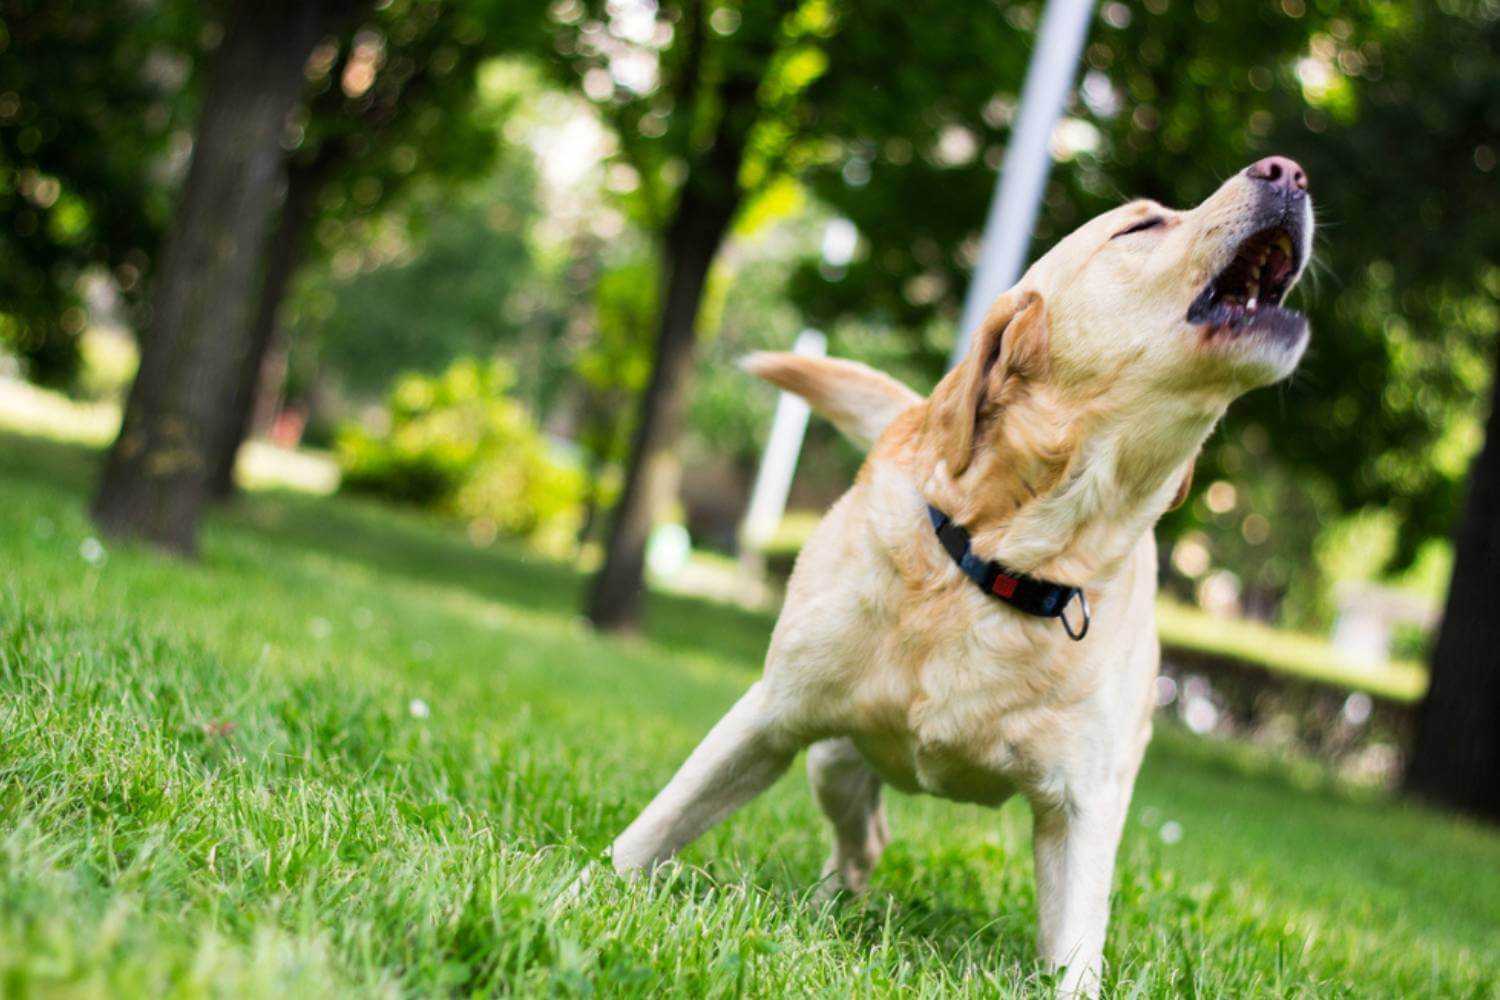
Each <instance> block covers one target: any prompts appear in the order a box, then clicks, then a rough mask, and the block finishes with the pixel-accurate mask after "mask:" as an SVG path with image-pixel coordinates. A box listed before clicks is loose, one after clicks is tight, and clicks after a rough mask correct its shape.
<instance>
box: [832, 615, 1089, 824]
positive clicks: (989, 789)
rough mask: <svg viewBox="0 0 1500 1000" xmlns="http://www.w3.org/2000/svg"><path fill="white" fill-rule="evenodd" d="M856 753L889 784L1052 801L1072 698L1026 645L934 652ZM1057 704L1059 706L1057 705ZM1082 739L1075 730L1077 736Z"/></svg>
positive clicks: (912, 669) (960, 796) (955, 795)
mask: <svg viewBox="0 0 1500 1000" xmlns="http://www.w3.org/2000/svg"><path fill="white" fill-rule="evenodd" d="M907 667H908V669H907V671H904V673H906V676H907V677H909V678H910V681H911V684H910V686H909V687H907V688H906V689H905V691H904V692H902V696H901V697H900V698H899V699H898V701H897V702H896V703H893V704H890V705H889V706H888V709H889V710H888V711H887V712H884V713H881V714H882V716H883V717H884V719H885V720H886V722H887V724H886V725H884V726H880V727H878V728H874V729H872V730H869V731H866V732H865V733H863V734H861V736H860V738H859V741H858V742H859V746H860V748H861V750H862V751H863V752H864V753H865V755H866V756H867V757H868V758H870V760H871V763H872V765H874V766H875V768H876V769H877V770H878V771H880V772H881V773H882V775H883V776H884V777H885V778H886V780H887V781H890V782H891V783H892V784H894V785H896V786H897V787H901V788H905V789H907V790H910V791H922V792H927V793H929V794H933V795H938V796H941V797H943V798H949V799H954V800H957V801H962V802H977V803H982V804H990V805H994V804H998V803H1000V802H1002V801H1004V800H1005V799H1007V798H1009V797H1010V796H1011V795H1013V794H1015V793H1016V792H1017V791H1020V792H1023V793H1025V794H1027V795H1028V796H1032V797H1034V796H1038V795H1042V796H1048V795H1050V794H1051V792H1052V790H1053V789H1054V787H1055V785H1056V783H1057V781H1058V780H1059V777H1058V772H1059V768H1060V766H1061V765H1062V764H1063V763H1064V760H1065V758H1066V755H1067V746H1068V743H1069V742H1070V741H1069V738H1068V735H1067V734H1068V730H1069V729H1070V728H1071V727H1070V726H1069V725H1068V721H1069V717H1070V716H1071V715H1072V713H1071V712H1070V711H1069V710H1068V709H1067V708H1065V707H1059V706H1065V705H1067V704H1068V703H1069V702H1070V700H1071V699H1070V698H1068V697H1067V696H1066V693H1065V692H1062V691H1060V690H1059V685H1058V682H1057V678H1056V677H1055V676H1052V675H1051V672H1050V671H1049V670H1048V669H1047V666H1046V664H1045V663H1044V662H1042V661H1041V659H1040V658H1039V657H1038V655H1037V652H1036V650H1035V649H1034V648H1033V647H1030V646H1029V645H1027V644H1025V643H1015V642H1007V643H1002V644H999V645H992V644H985V643H977V644H976V643H959V644H947V645H938V646H936V647H934V648H933V649H932V650H931V653H930V654H929V655H928V656H926V657H925V658H924V662H921V663H909V664H907ZM1060 695H1061V697H1059V696H1060ZM1075 731H1076V730H1075Z"/></svg>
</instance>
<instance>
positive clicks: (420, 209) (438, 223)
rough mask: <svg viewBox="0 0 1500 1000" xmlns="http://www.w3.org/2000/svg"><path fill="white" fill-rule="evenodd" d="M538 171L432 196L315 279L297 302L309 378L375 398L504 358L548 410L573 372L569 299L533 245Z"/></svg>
mask: <svg viewBox="0 0 1500 1000" xmlns="http://www.w3.org/2000/svg"><path fill="white" fill-rule="evenodd" d="M534 184H535V179H534V177H533V175H532V171H531V167H530V164H529V162H528V161H527V160H526V159H525V158H523V157H521V156H519V155H506V156H504V157H502V158H500V159H499V160H498V161H496V163H495V164H494V168H493V173H492V175H491V176H490V177H489V178H488V179H487V180H486V182H485V183H484V184H482V185H477V186H473V187H470V188H468V189H461V190H459V191H454V190H453V189H452V188H450V187H447V186H438V185H432V186H428V187H425V188H424V189H423V190H422V191H420V192H414V193H413V195H412V196H411V197H409V198H407V199H405V201H404V203H403V204H402V205H401V206H400V208H399V209H392V210H389V211H387V212H385V213H384V214H383V215H382V216H380V217H379V221H378V222H376V221H374V220H371V221H370V222H369V223H368V224H366V225H363V226H361V227H360V228H361V231H362V232H364V233H365V235H366V236H367V237H368V240H367V242H366V243H365V244H364V246H363V248H362V250H356V249H354V248H347V249H343V250H341V251H340V252H338V253H336V254H335V255H334V257H333V259H332V261H331V266H329V267H319V268H315V269H311V273H310V274H309V275H308V277H307V279H305V280H304V282H303V287H302V288H301V289H300V290H299V292H298V294H297V295H296V297H295V298H294V300H293V310H292V315H291V322H292V323H293V324H294V325H295V326H296V327H297V328H298V330H299V333H300V334H301V335H302V336H301V337H299V343H298V345H297V353H296V355H295V357H296V367H297V373H298V376H299V378H301V379H303V380H308V379H310V378H312V377H314V376H316V375H317V374H318V373H321V374H322V375H323V376H324V377H325V378H327V379H329V380H330V381H331V382H333V383H334V384H336V385H338V386H339V387H340V388H342V389H343V390H344V391H346V392H348V393H350V394H352V395H354V396H356V397H360V398H369V397H371V396H374V395H376V394H378V393H379V392H380V391H382V390H383V389H384V388H385V387H386V386H387V385H388V384H389V383H390V379H391V374H392V373H393V372H397V371H419V372H426V373H435V372H439V371H442V370H443V369H444V368H445V367H447V366H448V365H449V364H450V363H452V362H453V360H454V359H455V358H459V357H463V356H488V355H490V354H493V353H495V352H497V351H504V352H505V353H506V354H507V356H509V357H510V358H511V359H512V360H513V362H514V363H515V365H516V367H517V368H518V370H522V371H525V372H526V381H525V385H524V387H523V388H524V391H525V392H526V393H527V401H528V402H529V403H530V404H531V405H532V406H534V407H536V408H538V409H541V408H543V407H544V406H545V405H546V404H547V403H548V402H549V401H550V400H551V397H552V393H553V392H554V391H555V390H556V387H557V384H558V379H559V377H560V375H561V373H562V370H563V360H562V359H559V357H558V355H557V352H556V351H555V350H553V349H552V347H553V345H554V341H555V340H556V338H557V337H558V336H559V335H560V333H561V328H562V315H563V304H562V302H561V299H562V290H561V288H560V287H559V282H558V279H557V276H556V274H555V270H554V269H553V268H552V266H551V265H550V264H549V263H548V262H547V261H545V260H543V259H541V258H540V255H539V254H538V253H537V251H536V250H535V248H534V247H533V245H532V242H531V240H530V238H529V235H528V233H529V229H530V227H531V226H532V224H533V223H534V222H535V221H536V218H537V212H538V209H537V205H536V194H535V191H534Z"/></svg>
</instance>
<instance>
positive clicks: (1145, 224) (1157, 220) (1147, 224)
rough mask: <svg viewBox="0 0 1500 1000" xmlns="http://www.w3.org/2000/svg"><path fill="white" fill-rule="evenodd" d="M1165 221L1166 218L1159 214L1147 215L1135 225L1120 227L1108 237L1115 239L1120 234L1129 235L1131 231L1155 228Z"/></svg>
mask: <svg viewBox="0 0 1500 1000" xmlns="http://www.w3.org/2000/svg"><path fill="white" fill-rule="evenodd" d="M1166 221H1167V220H1166V219H1164V218H1162V217H1161V216H1159V215H1151V216H1147V217H1146V218H1144V219H1142V220H1141V221H1140V222H1137V223H1136V224H1135V225H1133V226H1130V227H1129V228H1127V229H1122V230H1120V231H1119V232H1118V233H1115V234H1114V235H1113V236H1111V237H1110V239H1112V240H1117V239H1119V238H1120V237H1121V236H1129V235H1130V234H1131V233H1139V232H1144V231H1145V230H1147V229H1155V228H1156V227H1157V226H1159V225H1161V224H1162V223H1164V222H1166Z"/></svg>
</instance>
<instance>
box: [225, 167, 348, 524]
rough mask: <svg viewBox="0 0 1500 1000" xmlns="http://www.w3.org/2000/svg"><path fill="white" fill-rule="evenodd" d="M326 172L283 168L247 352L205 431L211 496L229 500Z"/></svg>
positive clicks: (302, 168) (308, 168)
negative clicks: (230, 392) (282, 188)
mask: <svg viewBox="0 0 1500 1000" xmlns="http://www.w3.org/2000/svg"><path fill="white" fill-rule="evenodd" d="M326 176H327V172H326V171H325V170H323V169H322V167H321V165H320V164H319V163H316V162H315V163H313V164H308V165H300V164H294V165H292V166H291V167H289V168H288V169H287V183H286V199H285V200H284V201H283V202H282V204H281V218H280V221H279V222H278V223H277V225H276V233H275V235H274V236H272V237H271V245H270V246H269V247H268V248H267V251H266V266H265V276H264V278H263V279H262V281H261V291H260V301H259V302H257V303H256V305H255V321H254V323H253V325H252V326H251V328H250V339H249V352H250V353H249V356H248V357H247V358H246V360H245V363H244V365H243V366H241V368H240V372H239V377H238V381H237V382H236V384H235V387H234V394H233V395H232V396H231V397H230V400H229V403H228V404H227V405H226V406H224V407H222V408H220V409H219V410H216V411H215V412H214V414H213V419H214V426H213V427H212V428H211V429H210V432H209V455H208V467H209V481H208V489H209V496H210V497H211V498H212V499H214V500H220V501H222V500H228V499H230V498H231V497H233V496H234V464H235V459H236V458H237V457H238V455H239V452H240V446H241V445H242V444H244V442H245V439H246V438H247V437H249V436H250V431H251V423H252V421H251V418H252V417H253V416H254V414H255V410H256V401H257V400H258V399H259V398H260V395H261V392H262V391H263V389H265V388H266V385H265V382H266V376H267V365H266V358H267V357H268V356H269V355H270V352H271V345H272V344H273V343H275V341H276V338H277V335H278V334H279V333H280V330H281V325H280V315H281V304H282V303H283V302H284V301H285V300H286V294H287V292H288V291H289V290H290V289H291V284H292V278H293V277H294V276H296V274H297V269H298V267H300V266H301V263H302V251H303V247H304V241H305V240H306V237H307V229H308V226H309V224H310V223H311V222H312V218H313V214H314V210H315V209H316V208H317V203H318V193H319V192H320V191H321V190H322V188H323V180H324V178H325V177H326Z"/></svg>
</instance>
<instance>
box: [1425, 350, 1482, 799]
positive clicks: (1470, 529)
mask: <svg viewBox="0 0 1500 1000" xmlns="http://www.w3.org/2000/svg"><path fill="white" fill-rule="evenodd" d="M1453 550H1454V551H1453V580H1452V582H1451V583H1450V584H1449V585H1448V604H1447V607H1446V609H1445V610H1444V612H1443V623H1442V625H1441V626H1440V627H1439V629H1438V638H1437V644H1436V645H1435V646H1434V648H1433V651H1432V686H1431V688H1430V690H1429V691H1428V693H1427V700H1426V701H1425V702H1424V703H1423V705H1422V711H1421V717H1420V719H1419V724H1418V730H1417V742H1416V747H1415V749H1414V750H1413V752H1412V759H1411V765H1410V766H1409V767H1408V768H1407V772H1406V788H1407V790H1408V791H1409V792H1411V793H1412V794H1414V795H1416V796H1418V797H1420V798H1424V799H1428V800H1430V801H1432V802H1435V803H1438V804H1440V805H1445V806H1448V807H1450V808H1454V809H1459V810H1462V811H1464V812H1469V813H1474V814H1476V815H1479V816H1483V817H1486V818H1488V819H1491V820H1500V370H1497V372H1496V378H1495V387H1494V390H1493V399H1492V402H1491V408H1490V417H1489V426H1488V427H1487V428H1486V429H1485V439H1484V447H1483V448H1482V449H1481V450H1480V452H1479V455H1478V457H1476V458H1475V459H1474V466H1473V469H1472V471H1471V472H1470V473H1469V497H1468V502H1467V505H1466V507H1465V510H1464V513H1463V518H1462V520H1461V522H1460V524H1459V527H1458V532H1457V534H1456V535H1455V536H1454V544H1453Z"/></svg>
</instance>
